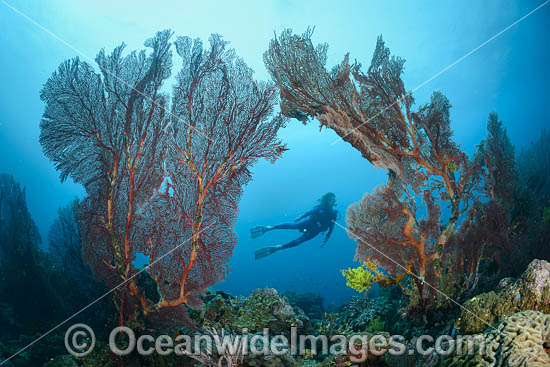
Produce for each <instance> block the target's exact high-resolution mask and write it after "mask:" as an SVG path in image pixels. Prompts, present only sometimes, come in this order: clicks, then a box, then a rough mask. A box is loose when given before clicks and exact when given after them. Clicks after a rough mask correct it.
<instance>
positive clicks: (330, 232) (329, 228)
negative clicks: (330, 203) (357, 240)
mask: <svg viewBox="0 0 550 367" xmlns="http://www.w3.org/2000/svg"><path fill="white" fill-rule="evenodd" d="M337 217H338V213H336V214H335V215H334V216H333V218H332V219H331V221H330V225H329V227H328V232H327V234H326V235H325V239H324V240H323V243H327V241H328V239H329V238H330V235H331V234H332V231H333V230H334V223H336V218H337Z"/></svg>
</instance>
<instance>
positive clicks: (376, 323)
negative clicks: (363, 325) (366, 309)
mask: <svg viewBox="0 0 550 367" xmlns="http://www.w3.org/2000/svg"><path fill="white" fill-rule="evenodd" d="M385 327H386V323H385V322H384V320H382V318H380V317H375V318H373V319H372V320H370V322H369V325H368V326H367V329H368V330H369V331H372V332H374V333H376V332H380V331H384V329H385Z"/></svg>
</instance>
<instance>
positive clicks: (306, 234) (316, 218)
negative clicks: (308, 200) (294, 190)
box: [273, 205, 338, 250]
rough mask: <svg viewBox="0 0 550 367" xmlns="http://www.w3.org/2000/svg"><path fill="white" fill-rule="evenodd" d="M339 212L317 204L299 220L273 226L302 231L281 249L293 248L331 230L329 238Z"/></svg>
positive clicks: (328, 234) (274, 227)
mask: <svg viewBox="0 0 550 367" xmlns="http://www.w3.org/2000/svg"><path fill="white" fill-rule="evenodd" d="M337 216H338V212H337V211H336V210H334V209H332V208H327V207H324V206H321V205H317V206H315V207H314V208H313V209H312V210H310V211H309V212H307V213H305V214H304V215H302V216H301V217H300V220H299V221H297V222H291V223H282V224H278V225H276V226H273V229H297V230H299V231H300V232H302V235H301V236H300V237H298V238H297V239H295V240H292V241H290V242H289V243H286V244H284V245H281V246H280V247H279V249H281V250H282V249H285V248H291V247H295V246H298V245H299V244H301V243H303V242H305V241H309V240H311V239H312V238H314V237H315V236H317V235H318V234H319V233H321V232H324V231H326V230H327V229H328V230H329V231H328V233H327V237H326V238H327V239H328V238H329V237H330V235H331V233H332V230H333V229H334V222H335V221H336V219H337Z"/></svg>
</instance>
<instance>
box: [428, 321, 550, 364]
mask: <svg viewBox="0 0 550 367" xmlns="http://www.w3.org/2000/svg"><path fill="white" fill-rule="evenodd" d="M481 336H482V337H483V339H484V340H485V348H480V345H479V344H477V343H476V347H475V351H476V352H475V353H473V354H472V355H468V354H464V355H461V356H457V355H453V356H450V357H446V358H442V359H441V360H440V361H439V363H438V366H439V367H548V366H550V356H549V354H548V353H549V347H550V315H549V314H543V313H541V312H538V311H523V312H518V313H516V314H513V315H512V316H510V317H508V318H506V319H504V320H502V321H501V322H500V323H499V324H497V325H496V327H495V328H489V329H487V330H486V331H485V332H484V333H483V334H481ZM480 351H481V352H480Z"/></svg>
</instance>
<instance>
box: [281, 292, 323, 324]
mask: <svg viewBox="0 0 550 367" xmlns="http://www.w3.org/2000/svg"><path fill="white" fill-rule="evenodd" d="M283 296H285V297H286V298H287V299H288V302H290V304H291V305H292V306H293V307H298V308H300V309H301V310H302V311H304V312H305V314H306V315H307V316H308V317H309V318H310V319H316V320H320V319H322V318H323V314H324V312H325V309H324V307H323V298H322V297H321V296H319V295H318V294H314V293H295V292H289V291H287V292H284V293H283Z"/></svg>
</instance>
